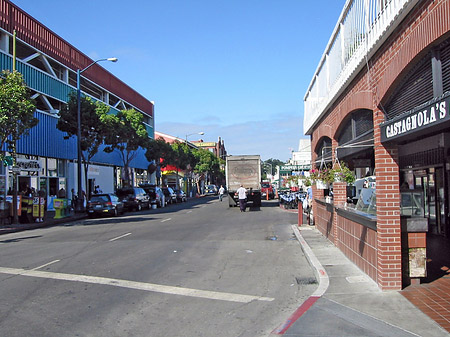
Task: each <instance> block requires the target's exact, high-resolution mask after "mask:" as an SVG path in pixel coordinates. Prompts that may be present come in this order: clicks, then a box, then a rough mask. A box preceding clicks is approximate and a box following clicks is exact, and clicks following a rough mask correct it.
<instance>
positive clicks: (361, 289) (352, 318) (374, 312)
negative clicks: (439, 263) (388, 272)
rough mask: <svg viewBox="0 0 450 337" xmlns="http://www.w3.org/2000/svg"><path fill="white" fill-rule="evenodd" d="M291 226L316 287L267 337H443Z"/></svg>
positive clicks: (316, 237) (314, 234)
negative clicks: (277, 336)
mask: <svg viewBox="0 0 450 337" xmlns="http://www.w3.org/2000/svg"><path fill="white" fill-rule="evenodd" d="M292 227H293V229H294V232H295V235H296V236H297V239H298V240H299V242H300V244H301V246H302V249H303V251H304V253H305V255H306V256H307V258H308V260H309V262H310V264H311V266H312V267H313V269H314V271H315V273H316V278H317V279H318V280H319V286H318V288H317V290H316V292H315V293H314V294H313V295H312V296H311V297H310V298H309V299H308V300H307V301H305V303H303V305H302V306H300V307H299V309H298V310H297V311H296V312H295V313H293V314H292V316H291V317H290V318H289V319H288V320H287V321H286V322H285V323H284V324H282V325H281V326H280V327H279V328H278V329H276V330H274V331H273V332H272V335H284V336H302V337H305V336H405V337H407V336H410V337H411V336H430V337H431V336H433V337H435V336H436V337H440V336H442V337H444V336H449V334H448V332H447V331H445V330H444V329H443V328H441V327H440V326H439V325H438V324H437V323H436V322H434V321H433V320H432V319H430V318H429V317H428V316H427V315H425V314H424V313H423V312H422V311H420V310H419V309H418V308H416V307H415V306H414V305H413V304H412V303H411V302H409V301H408V300H407V299H406V298H405V297H404V296H402V295H401V294H400V292H398V291H388V292H382V291H381V290H379V288H378V286H377V285H376V283H375V282H374V281H373V280H372V279H370V278H369V277H368V276H367V275H366V274H364V273H363V272H362V271H361V270H360V269H359V268H358V267H356V266H355V265H354V264H353V263H352V262H351V261H350V260H348V259H347V257H345V255H344V254H343V253H342V252H341V251H340V250H339V249H338V248H337V247H336V246H334V245H333V244H332V243H331V242H329V241H328V240H327V239H326V238H325V237H324V236H323V235H322V234H321V233H320V232H319V231H317V230H316V229H315V228H314V227H310V226H307V225H303V226H301V227H298V226H296V225H293V226H292Z"/></svg>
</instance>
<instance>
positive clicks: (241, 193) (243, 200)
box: [236, 184, 247, 212]
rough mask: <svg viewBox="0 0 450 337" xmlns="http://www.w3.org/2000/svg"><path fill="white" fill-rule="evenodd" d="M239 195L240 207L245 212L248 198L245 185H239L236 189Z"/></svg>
mask: <svg viewBox="0 0 450 337" xmlns="http://www.w3.org/2000/svg"><path fill="white" fill-rule="evenodd" d="M236 193H237V194H238V197H239V208H240V209H241V212H245V207H246V206H247V205H246V200H247V190H246V189H245V188H244V186H242V184H241V187H239V188H238V189H237V191H236Z"/></svg>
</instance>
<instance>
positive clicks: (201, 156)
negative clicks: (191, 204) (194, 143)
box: [193, 149, 220, 193]
mask: <svg viewBox="0 0 450 337" xmlns="http://www.w3.org/2000/svg"><path fill="white" fill-rule="evenodd" d="M193 154H194V156H195V158H196V160H197V163H196V165H195V167H194V172H195V173H197V174H199V175H200V176H204V175H210V177H216V176H217V174H218V173H220V161H219V158H217V157H216V156H215V155H214V154H213V153H211V152H210V151H208V150H205V149H196V150H194V151H193ZM198 190H199V193H200V186H198Z"/></svg>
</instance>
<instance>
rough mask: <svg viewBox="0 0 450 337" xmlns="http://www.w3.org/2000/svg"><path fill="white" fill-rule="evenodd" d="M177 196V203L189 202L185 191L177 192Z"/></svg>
mask: <svg viewBox="0 0 450 337" xmlns="http://www.w3.org/2000/svg"><path fill="white" fill-rule="evenodd" d="M175 194H176V195H177V201H179V202H183V201H187V196H186V193H184V191H182V190H175Z"/></svg>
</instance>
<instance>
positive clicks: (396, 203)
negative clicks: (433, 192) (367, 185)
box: [375, 138, 402, 290]
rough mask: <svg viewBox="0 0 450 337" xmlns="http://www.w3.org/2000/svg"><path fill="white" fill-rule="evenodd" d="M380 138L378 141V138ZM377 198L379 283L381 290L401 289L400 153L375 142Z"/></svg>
mask: <svg viewBox="0 0 450 337" xmlns="http://www.w3.org/2000/svg"><path fill="white" fill-rule="evenodd" d="M378 139H379V138H378ZM375 170H376V197H377V272H378V275H377V283H378V286H379V287H380V288H381V290H400V289H402V249H401V248H402V247H401V223H400V182H399V168H398V150H397V146H396V145H391V146H389V147H385V146H383V145H382V144H381V143H379V142H375Z"/></svg>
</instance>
